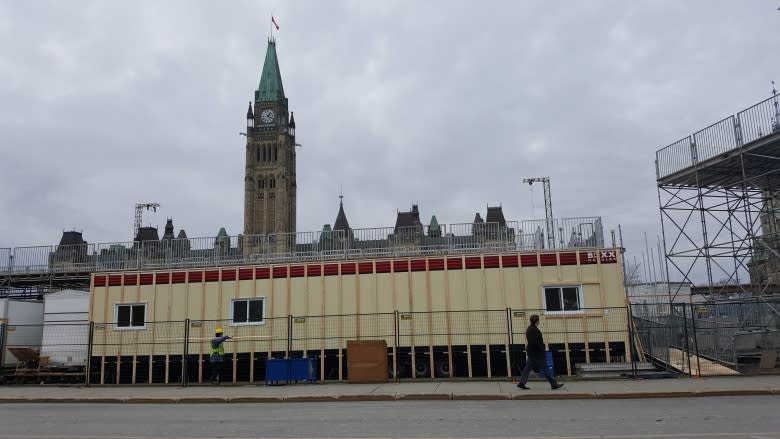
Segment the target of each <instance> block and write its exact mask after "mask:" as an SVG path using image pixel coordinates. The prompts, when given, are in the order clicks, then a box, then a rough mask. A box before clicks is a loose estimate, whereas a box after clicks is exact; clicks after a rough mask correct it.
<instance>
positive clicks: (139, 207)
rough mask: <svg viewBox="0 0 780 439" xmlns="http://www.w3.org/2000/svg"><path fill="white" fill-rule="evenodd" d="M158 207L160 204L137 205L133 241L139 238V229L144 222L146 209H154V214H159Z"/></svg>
mask: <svg viewBox="0 0 780 439" xmlns="http://www.w3.org/2000/svg"><path fill="white" fill-rule="evenodd" d="M158 207H160V205H159V204H158V203H138V204H136V205H135V223H134V227H133V239H135V237H136V236H138V229H140V228H141V223H142V221H143V216H144V209H146V210H149V209H152V210H153V211H154V212H157V208H158Z"/></svg>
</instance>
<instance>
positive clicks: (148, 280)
mask: <svg viewBox="0 0 780 439" xmlns="http://www.w3.org/2000/svg"><path fill="white" fill-rule="evenodd" d="M138 282H139V283H140V284H141V285H153V284H154V273H141V276H140V280H139V281H138Z"/></svg>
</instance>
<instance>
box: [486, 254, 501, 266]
mask: <svg viewBox="0 0 780 439" xmlns="http://www.w3.org/2000/svg"><path fill="white" fill-rule="evenodd" d="M484 259H485V268H501V262H500V260H499V258H498V256H485V258H484Z"/></svg>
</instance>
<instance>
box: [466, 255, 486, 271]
mask: <svg viewBox="0 0 780 439" xmlns="http://www.w3.org/2000/svg"><path fill="white" fill-rule="evenodd" d="M465 265H466V269H467V270H471V269H473V268H482V258H480V257H479V256H469V257H467V258H466V264H465Z"/></svg>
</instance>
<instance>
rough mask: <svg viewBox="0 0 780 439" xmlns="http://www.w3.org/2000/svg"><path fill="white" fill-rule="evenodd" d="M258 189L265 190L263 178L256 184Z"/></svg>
mask: <svg viewBox="0 0 780 439" xmlns="http://www.w3.org/2000/svg"><path fill="white" fill-rule="evenodd" d="M257 187H258V189H265V178H261V179H260V182H258V184H257Z"/></svg>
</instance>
